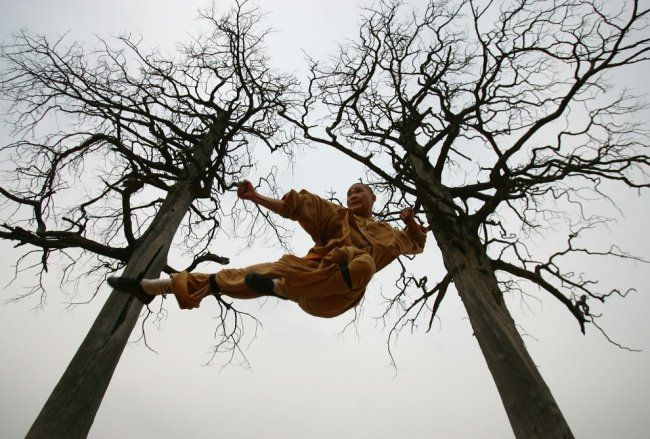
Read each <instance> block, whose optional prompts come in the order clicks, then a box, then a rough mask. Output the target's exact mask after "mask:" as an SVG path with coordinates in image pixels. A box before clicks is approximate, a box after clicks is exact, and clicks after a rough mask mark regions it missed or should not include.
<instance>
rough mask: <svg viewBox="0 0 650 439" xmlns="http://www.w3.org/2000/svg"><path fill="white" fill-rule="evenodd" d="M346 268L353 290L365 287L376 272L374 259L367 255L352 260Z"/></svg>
mask: <svg viewBox="0 0 650 439" xmlns="http://www.w3.org/2000/svg"><path fill="white" fill-rule="evenodd" d="M348 268H349V270H350V278H351V280H352V286H353V288H354V289H358V288H363V287H365V286H366V285H367V284H368V282H370V279H372V277H373V276H374V275H375V272H376V271H377V268H376V267H375V261H374V259H372V256H370V255H368V254H365V255H361V256H357V257H356V258H354V259H352V260H351V261H350V262H349V263H348Z"/></svg>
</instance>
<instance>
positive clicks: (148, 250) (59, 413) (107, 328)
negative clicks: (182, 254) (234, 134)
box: [26, 124, 223, 439]
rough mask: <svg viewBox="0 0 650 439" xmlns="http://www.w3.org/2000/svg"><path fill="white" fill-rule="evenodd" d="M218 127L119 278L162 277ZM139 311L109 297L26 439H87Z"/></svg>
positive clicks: (128, 299) (116, 295)
mask: <svg viewBox="0 0 650 439" xmlns="http://www.w3.org/2000/svg"><path fill="white" fill-rule="evenodd" d="M216 125H217V124H215V126H213V127H212V130H211V131H210V132H209V133H208V134H207V135H206V136H205V138H204V139H203V141H202V142H201V143H200V144H199V145H197V147H196V148H195V150H194V153H193V160H192V161H191V162H190V165H189V166H188V168H187V170H186V171H187V175H186V178H185V179H184V180H183V181H180V182H178V183H177V184H176V185H174V186H173V187H172V188H171V189H170V191H169V192H168V195H167V197H166V198H165V201H164V203H163V204H162V206H161V208H160V210H159V211H158V213H157V214H156V217H155V218H154V220H153V221H152V223H151V225H150V226H149V228H148V229H147V231H146V232H145V234H144V235H143V236H142V238H141V239H140V242H139V243H138V245H137V246H136V247H135V249H134V251H133V253H132V255H131V257H130V258H129V262H128V263H127V265H126V267H125V269H124V273H123V276H130V277H135V276H137V275H138V274H140V273H141V272H142V271H143V270H145V269H146V267H147V266H149V269H148V270H147V272H146V277H147V278H158V277H159V276H160V273H161V271H162V268H163V267H164V265H165V263H166V261H167V253H168V251H169V247H170V245H171V242H172V240H173V238H174V235H175V234H176V231H177V229H178V227H179V226H180V224H181V222H182V220H183V217H184V216H185V214H186V213H187V211H188V210H189V208H190V205H191V204H192V202H193V200H194V199H195V198H196V188H197V184H198V182H199V181H200V177H201V175H202V173H203V172H204V171H205V169H207V166H208V165H209V163H210V152H211V151H212V149H213V144H214V140H215V139H217V138H219V135H220V134H222V132H223V131H222V130H219V127H218V126H216ZM219 131H220V132H219ZM153 258H155V260H153V261H152V259H153ZM141 310H142V303H141V302H139V301H138V300H137V299H136V298H135V297H133V296H130V295H127V294H124V293H120V292H116V291H113V292H112V293H111V295H110V296H109V297H108V300H107V301H106V304H105V305H104V306H103V308H102V310H101V311H100V313H99V315H98V317H97V319H96V320H95V322H94V323H93V325H92V327H91V328H90V331H89V332H88V335H87V336H86V338H85V339H84V341H83V342H82V343H81V346H80V347H79V349H78V350H77V353H76V354H75V356H74V357H73V358H72V361H71V362H70V364H69V365H68V367H67V369H66V371H65V372H64V374H63V376H62V377H61V379H60V380H59V382H58V384H57V385H56V387H55V388H54V390H53V391H52V394H51V395H50V397H49V398H48V400H47V401H46V403H45V405H44V406H43V408H42V410H41V412H40V413H39V415H38V417H37V418H36V420H35V421H34V424H33V425H32V427H31V428H30V430H29V432H28V433H27V436H26V437H27V438H30V439H31V438H48V439H51V438H65V439H70V438H84V437H86V436H87V435H88V432H89V431H90V428H91V426H92V423H93V421H94V419H95V415H96V414H97V411H98V409H99V405H100V403H101V401H102V399H103V397H104V394H105V393H106V389H107V388H108V384H109V382H110V380H111V377H112V376H113V372H114V371H115V367H116V366H117V363H118V361H119V359H120V356H121V355H122V351H123V350H124V347H125V345H126V343H127V341H128V339H129V335H130V334H131V331H132V330H133V328H134V326H135V324H136V323H137V321H138V318H139V316H140V311H141Z"/></svg>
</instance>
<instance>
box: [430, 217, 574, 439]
mask: <svg viewBox="0 0 650 439" xmlns="http://www.w3.org/2000/svg"><path fill="white" fill-rule="evenodd" d="M434 234H436V239H437V241H438V245H439V246H440V249H441V251H442V256H443V260H444V263H445V266H446V268H447V269H448V270H449V272H450V273H451V274H452V276H453V278H454V284H455V285H456V289H457V290H458V294H459V295H460V297H461V299H462V301H463V304H464V305H465V309H466V310H467V315H468V317H469V320H470V323H471V325H472V328H473V330H474V336H475V337H476V340H477V341H478V343H479V346H480V347H481V351H482V352H483V356H484V357H485V361H486V362H487V365H488V368H489V369H490V372H491V374H492V377H493V378H494V381H495V383H496V385H497V389H498V391H499V394H500V396H501V400H502V401H503V405H504V407H505V410H506V413H507V415H508V419H509V420H510V425H511V426H512V429H513V431H514V434H515V436H516V437H517V438H526V439H534V438H543V439H548V438H572V437H573V434H572V433H571V429H570V428H569V426H568V424H567V422H566V420H565V419H564V416H563V415H562V412H561V411H560V408H559V407H558V405H557V403H556V402H555V399H554V398H553V395H552V394H551V391H550V390H549V388H548V386H547V385H546V383H545V382H544V379H543V378H542V376H541V374H540V373H539V370H538V369H537V367H536V366H535V363H533V360H532V359H531V357H530V355H529V354H528V351H527V350H526V347H525V345H524V342H523V340H522V339H521V336H520V335H519V332H518V331H517V329H516V327H515V324H514V321H513V319H512V317H511V316H510V313H509V311H508V308H507V307H506V306H505V304H504V302H503V294H502V293H501V291H500V289H499V286H498V284H497V280H496V276H495V274H494V270H493V269H492V268H491V266H490V262H489V259H488V257H487V255H486V253H485V251H484V249H483V247H482V246H481V245H480V241H479V239H478V237H477V236H472V235H471V232H467V234H466V235H465V236H462V235H456V236H450V235H449V230H447V233H445V234H444V235H442V234H440V233H435V232H434ZM438 235H440V236H438Z"/></svg>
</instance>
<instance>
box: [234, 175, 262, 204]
mask: <svg viewBox="0 0 650 439" xmlns="http://www.w3.org/2000/svg"><path fill="white" fill-rule="evenodd" d="M237 196H238V197H239V198H241V199H242V200H255V199H256V198H258V194H257V191H256V190H255V188H254V187H253V183H251V182H250V181H248V180H242V181H241V182H240V183H239V185H238V186H237Z"/></svg>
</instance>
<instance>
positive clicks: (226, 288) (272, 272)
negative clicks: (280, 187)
mask: <svg viewBox="0 0 650 439" xmlns="http://www.w3.org/2000/svg"><path fill="white" fill-rule="evenodd" d="M342 263H347V267H348V270H349V274H350V276H349V281H350V283H351V286H350V285H348V282H346V279H345V278H344V276H343V274H342V273H341V270H340V268H339V264H342ZM375 271H376V268H375V262H374V260H373V258H372V256H370V254H368V253H367V252H365V251H363V250H360V249H357V248H355V247H343V248H337V249H334V251H332V252H331V253H330V254H328V255H327V256H325V257H323V258H322V259H320V260H313V259H307V258H300V257H297V256H293V255H284V256H283V257H282V258H280V259H279V260H278V261H276V262H270V263H263V264H256V265H251V266H249V267H246V268H235V269H224V270H221V271H219V272H217V273H215V274H204V273H188V272H185V271H184V272H181V273H176V274H172V276H171V278H172V291H173V292H174V295H175V296H176V299H177V300H178V304H179V306H180V307H181V308H183V309H191V308H196V307H198V306H199V304H200V303H201V301H202V300H203V298H204V297H207V296H209V295H211V294H213V288H214V286H215V284H216V287H218V289H219V292H220V294H223V295H225V296H229V297H232V298H235V299H254V298H258V297H261V296H263V295H264V294H260V293H257V292H255V291H253V290H251V289H250V288H249V287H248V285H246V283H245V282H244V278H245V277H246V275H247V274H248V273H252V272H255V273H259V274H263V275H266V276H269V277H271V278H274V279H277V283H276V286H275V288H274V293H275V294H276V295H277V296H280V297H282V298H286V299H289V300H292V301H294V302H296V303H297V304H298V306H300V308H302V309H303V310H304V311H306V312H307V313H309V314H311V315H314V316H317V317H335V316H338V315H340V314H343V313H344V312H345V311H347V310H348V309H350V308H353V307H354V306H356V305H357V304H358V303H359V302H360V301H361V298H362V297H363V294H364V292H365V289H366V285H368V282H369V281H370V279H371V278H372V276H373V275H374V274H375ZM211 277H212V279H211ZM211 283H212V284H213V285H212V288H211Z"/></svg>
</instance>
